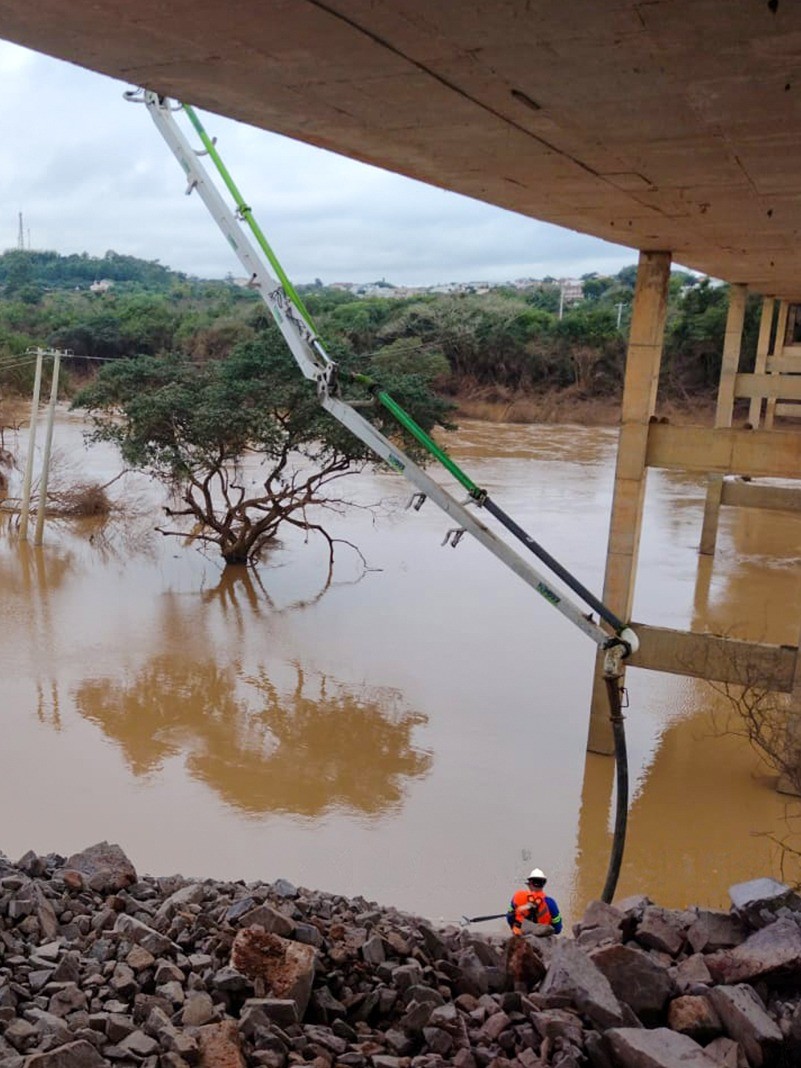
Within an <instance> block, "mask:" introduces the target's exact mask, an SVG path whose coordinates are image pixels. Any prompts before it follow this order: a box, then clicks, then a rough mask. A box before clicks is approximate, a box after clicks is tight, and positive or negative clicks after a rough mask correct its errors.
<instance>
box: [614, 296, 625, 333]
mask: <svg viewBox="0 0 801 1068" xmlns="http://www.w3.org/2000/svg"><path fill="white" fill-rule="evenodd" d="M615 307H616V308H617V328H618V330H619V329H620V319H621V317H622V315H623V309H624V308H625V307H626V305H625V303H624V302H623V301H622V300H621V302H620V303H619V304H616V305H615Z"/></svg>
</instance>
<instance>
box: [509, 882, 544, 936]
mask: <svg viewBox="0 0 801 1068" xmlns="http://www.w3.org/2000/svg"><path fill="white" fill-rule="evenodd" d="M529 905H533V906H534V907H533V908H529V907H528V906H529ZM512 908H513V909H514V910H515V923H514V927H513V928H512V930H513V931H515V933H516V934H517V933H518V932H519V930H520V928H521V926H522V924H523V921H524V920H529V921H530V922H531V923H543V924H547V923H550V922H551V910H550V909H549V908H548V905H547V904H546V901H545V894H544V892H543V891H542V890H517V891H516V892H515V895H514V897H513V898H512Z"/></svg>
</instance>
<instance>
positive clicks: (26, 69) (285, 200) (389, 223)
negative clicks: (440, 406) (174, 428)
mask: <svg viewBox="0 0 801 1068" xmlns="http://www.w3.org/2000/svg"><path fill="white" fill-rule="evenodd" d="M0 78H2V83H3V87H4V109H3V119H2V126H0V129H2V134H3V145H4V153H3V158H2V161H1V162H0V247H7V248H8V247H13V246H14V245H15V244H16V241H17V213H18V212H19V211H22V212H23V215H24V224H25V229H26V230H27V231H29V232H30V241H31V246H32V247H33V248H40V249H55V250H57V251H58V252H61V253H64V254H68V253H72V252H83V251H86V252H89V253H90V254H93V255H103V254H104V253H105V252H106V251H107V250H108V249H114V250H115V251H117V252H121V253H129V254H132V255H136V256H141V257H143V258H144V259H151V260H160V261H161V262H162V263H164V264H167V265H168V266H170V267H173V268H175V269H176V270H182V271H186V272H187V273H189V274H196V275H200V276H201V277H211V278H213V277H223V276H224V275H225V274H227V273H228V272H231V273H232V274H234V275H239V274H241V273H242V269H241V268H240V266H239V264H238V261H237V260H236V258H235V256H234V255H233V253H232V252H231V250H230V249H229V248H228V245H227V243H226V242H225V240H224V239H223V238H222V236H221V234H220V233H219V231H218V230H217V228H216V226H215V225H214V223H213V222H212V220H211V219H210V217H209V216H208V214H207V212H206V210H205V208H204V207H203V205H202V203H201V202H200V200H199V198H197V197H196V196H192V197H186V196H184V195H183V194H184V188H185V181H184V177H183V174H182V172H181V170H180V168H179V166H178V164H177V163H176V161H175V160H174V159H173V157H172V155H171V153H170V151H169V149H168V148H167V146H166V145H165V144H164V142H163V141H162V138H161V136H160V135H159V133H158V131H157V130H156V129H155V127H154V126H153V124H152V123H151V121H150V119H149V117H148V114H147V112H146V110H145V108H144V107H142V106H141V105H138V106H136V105H132V104H129V103H126V102H125V101H124V100H123V97H122V93H123V91H124V90H125V89H126V88H129V87H128V86H126V85H124V84H123V83H121V82H117V81H114V80H113V79H111V78H106V77H104V76H102V75H98V74H93V73H91V72H88V71H85V70H82V69H81V68H79V67H75V66H72V65H70V64H67V63H62V62H59V61H58V60H53V59H50V58H47V57H45V56H41V55H38V54H36V53H33V52H29V51H27V50H25V49H21V48H18V47H17V46H15V45H11V44H6V43H3V42H0ZM204 122H205V123H206V125H207V128H208V130H209V132H210V133H211V134H212V135H213V136H216V137H217V138H218V143H219V147H220V151H221V153H222V154H223V157H224V159H225V161H226V164H227V165H228V167H229V169H230V171H231V173H232V174H233V176H234V178H235V180H236V182H237V184H238V185H239V187H240V189H241V190H242V192H243V195H244V196H245V197H246V199H247V200H248V202H249V203H250V205H251V206H252V207H253V210H254V213H255V215H256V217H257V219H258V220H259V222H260V224H261V226H262V228H263V229H264V231H265V233H266V234H267V235H268V238H269V240H270V243H271V245H272V246H273V248H274V249H275V251H276V253H277V254H278V256H279V258H280V259H281V261H282V263H283V264H284V267H285V269H286V270H287V272H288V273H289V275H290V276H291V277H292V278H293V279H294V280H295V281H297V282H305V281H310V280H311V279H313V278H317V277H319V278H322V279H323V281H325V282H333V281H370V280H374V279H378V278H386V279H387V280H389V281H392V282H395V283H397V284H408V285H430V284H436V283H438V282H446V281H478V280H487V281H495V282H500V281H506V280H511V279H513V278H518V277H527V276H531V277H541V276H543V275H546V274H551V275H554V276H555V277H561V276H573V275H580V274H583V273H585V272H587V271H593V270H594V271H599V272H601V273H604V272H615V271H617V270H619V269H620V268H621V267H623V266H625V265H626V264H629V263H633V262H635V259H636V253H634V252H633V251H632V250H631V249H626V248H620V247H618V246H615V245H611V244H608V243H606V242H603V241H599V240H597V239H595V238H590V237H586V236H584V235H581V234H577V233H574V232H573V231H570V230H563V229H560V228H558V227H554V226H550V225H548V224H546V223H540V222H537V221H535V220H532V219H527V218H525V217H522V216H519V215H515V214H514V213H512V212H508V211H504V210H502V209H500V208H494V207H492V206H489V205H486V204H483V203H480V202H479V201H475V200H470V199H469V198H467V197H462V196H458V195H456V194H454V193H448V192H445V191H443V190H440V189H436V188H433V187H431V186H426V185H424V184H423V183H421V182H416V181H412V180H411V179H407V178H402V177H400V176H399V175H394V174H390V173H388V172H385V171H381V170H379V169H378V168H376V167H370V166H367V165H365V164H361V163H357V162H355V161H352V160H348V159H345V158H343V157H340V156H336V155H334V154H333V153H330V152H325V151H323V150H321V149H316V148H312V147H311V146H309V145H304V144H301V143H299V142H295V141H291V140H289V139H288V138H284V137H280V136H278V135H276V134H270V133H266V132H264V131H262V130H256V129H253V128H251V127H247V126H244V125H242V124H240V123H235V122H232V121H231V120H228V119H222V118H220V117H218V116H214V115H209V116H204Z"/></svg>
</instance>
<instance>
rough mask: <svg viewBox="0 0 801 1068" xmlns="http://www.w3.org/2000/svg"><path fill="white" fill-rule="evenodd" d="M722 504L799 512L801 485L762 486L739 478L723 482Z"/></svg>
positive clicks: (800, 509) (773, 510)
mask: <svg viewBox="0 0 801 1068" xmlns="http://www.w3.org/2000/svg"><path fill="white" fill-rule="evenodd" d="M721 503H722V504H724V505H727V506H733V507H735V508H761V509H764V510H765V511H769V512H801V487H798V488H796V487H794V486H762V485H758V484H757V483H755V482H741V481H740V480H739V479H734V480H728V479H727V480H726V481H725V482H724V483H723V496H722V501H721Z"/></svg>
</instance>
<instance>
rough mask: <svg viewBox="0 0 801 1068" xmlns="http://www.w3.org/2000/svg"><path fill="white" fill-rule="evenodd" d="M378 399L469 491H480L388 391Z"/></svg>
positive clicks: (379, 395) (380, 391)
mask: <svg viewBox="0 0 801 1068" xmlns="http://www.w3.org/2000/svg"><path fill="white" fill-rule="evenodd" d="M377 396H378V399H379V401H380V402H381V403H382V404H383V405H384V407H385V408H386V409H387V411H388V412H391V413H392V414H393V415H394V416H395V418H396V419H397V420H398V422H399V423H400V424H401V426H404V427H405V428H406V429H407V430H408V431H409V433H410V434H411V435H412V436H413V437H415V438H417V440H418V441H419V442H420V444H421V445H422V446H423V447H424V448H425V449H427V450H428V451H429V452H430V453H431V455H432V456H435V457H436V458H437V459H438V460H439V462H440V463H441V464H442V466H443V467H444V468H446V470H448V471H450V473H451V474H452V475H453V477H454V478H455V479H456V480H457V481H458V482H460V483H461V485H463V486H464V488H465V489H466V490H467V491H468V492H469V493H480V492H481V491H480V489H479V487H478V486H477V485H476V484H475V482H473V480H472V479H471V478H468V476H467V475H466V474H465V473H464V471H462V469H461V467H459V465H458V464H455V463H454V462H453V460H452V459H451V458H450V456H448V454H447V453H446V452H445V451H444V450H443V449H441V448H440V447H439V445H437V443H436V441H434V439H433V438H431V437H429V435H428V434H426V432H425V430H423V428H422V427H421V426H418V424H417V423H416V422H415V421H414V419H412V417H411V416H410V415H408V414H407V413H406V412H405V411H404V410H403V408H401V406H400V405H399V404H397V403H396V402H395V401H394V400H393V399H392V397H390V395H389V394H388V393H386V392H385V391H384V390H383V389H381V390H379V391H378V393H377Z"/></svg>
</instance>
